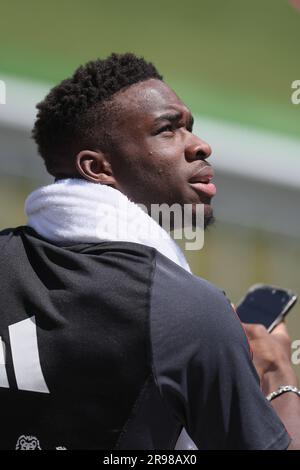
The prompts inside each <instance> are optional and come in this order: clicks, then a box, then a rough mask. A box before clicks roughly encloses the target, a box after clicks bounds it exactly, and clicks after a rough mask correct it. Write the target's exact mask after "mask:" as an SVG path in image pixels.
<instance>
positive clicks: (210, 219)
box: [204, 212, 216, 230]
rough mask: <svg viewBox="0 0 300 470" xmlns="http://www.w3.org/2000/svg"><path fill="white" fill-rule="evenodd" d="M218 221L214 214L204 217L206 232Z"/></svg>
mask: <svg viewBox="0 0 300 470" xmlns="http://www.w3.org/2000/svg"><path fill="white" fill-rule="evenodd" d="M215 221H216V219H215V217H214V214H213V212H211V213H210V214H208V215H204V230H206V229H207V227H209V226H210V225H213V224H214V223H215Z"/></svg>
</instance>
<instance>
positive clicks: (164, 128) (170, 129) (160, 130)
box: [157, 124, 173, 134]
mask: <svg viewBox="0 0 300 470" xmlns="http://www.w3.org/2000/svg"><path fill="white" fill-rule="evenodd" d="M168 131H170V132H172V131H173V126H172V125H171V124H168V125H167V126H164V127H161V128H160V129H159V130H158V132H157V133H158V134H161V133H162V132H168Z"/></svg>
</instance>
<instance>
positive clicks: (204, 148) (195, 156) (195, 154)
mask: <svg viewBox="0 0 300 470" xmlns="http://www.w3.org/2000/svg"><path fill="white" fill-rule="evenodd" d="M211 152H212V149H211V146H210V145H209V144H208V143H207V142H205V141H204V140H202V139H200V138H199V137H196V136H194V135H193V136H192V139H191V140H190V141H189V142H187V145H186V148H185V157H186V159H187V160H205V159H206V158H208V157H209V156H210V155H211Z"/></svg>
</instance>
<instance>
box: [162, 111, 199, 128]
mask: <svg viewBox="0 0 300 470" xmlns="http://www.w3.org/2000/svg"><path fill="white" fill-rule="evenodd" d="M181 118H182V113H180V112H178V113H165V114H162V115H161V116H158V117H157V118H155V120H154V122H155V123H156V122H159V121H165V120H166V121H171V122H175V121H179V120H180V119H181ZM193 124H194V118H193V116H192V115H190V117H189V120H188V127H190V128H192V127H193Z"/></svg>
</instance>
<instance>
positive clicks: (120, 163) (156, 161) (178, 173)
mask: <svg viewBox="0 0 300 470" xmlns="http://www.w3.org/2000/svg"><path fill="white" fill-rule="evenodd" d="M112 113H113V114H112V115H113V119H112V121H111V129H110V134H111V137H112V141H113V145H112V147H111V149H110V150H109V152H107V151H103V150H101V149H96V150H95V149H93V150H90V149H86V150H82V151H81V152H79V153H78V155H77V156H76V160H75V164H73V165H70V166H69V167H65V168H64V169H63V171H62V172H60V176H61V177H70V176H73V177H77V178H78V177H80V178H84V179H86V180H88V181H91V182H94V183H101V184H106V185H109V186H111V187H113V188H115V189H118V190H119V191H121V192H122V193H123V194H125V195H126V196H127V197H128V198H129V199H130V200H132V201H133V202H136V203H142V204H144V205H145V206H146V207H147V209H148V210H150V205H151V203H156V204H162V203H167V204H168V205H172V204H174V203H179V204H181V205H183V204H188V203H190V204H193V208H195V205H196V204H204V214H205V226H207V225H209V223H211V222H212V221H213V210H212V207H211V198H210V197H208V196H207V195H205V194H201V192H200V193H199V191H195V189H194V188H193V187H191V186H190V184H189V180H190V178H191V177H192V176H193V175H194V174H195V173H196V172H198V171H199V170H202V169H204V168H205V167H207V166H210V165H209V164H208V163H207V158H208V157H209V156H210V154H211V148H210V146H209V145H208V144H207V143H206V142H204V141H203V140H202V139H201V138H199V137H197V136H196V135H194V134H193V133H192V124H193V119H192V116H191V113H190V111H189V109H188V108H187V107H186V106H185V104H184V103H183V102H182V101H181V100H180V98H179V97H178V96H177V95H176V94H175V93H174V91H173V90H171V88H169V87H168V86H167V85H166V84H165V83H163V82H162V81H160V80H156V79H151V80H147V81H144V82H140V83H138V84H135V85H132V86H130V87H129V88H127V89H125V90H121V91H120V92H118V93H116V94H115V95H114V97H113V112H112ZM62 173H63V174H62ZM245 329H246V332H247V335H248V337H249V341H250V343H251V347H252V350H253V353H254V364H255V366H256V369H257V372H258V374H259V377H260V379H261V386H262V389H263V392H264V393H265V394H267V393H270V392H271V391H273V390H275V389H276V388H278V386H280V385H283V384H291V385H294V384H295V385H296V384H297V379H296V376H295V373H294V372H293V369H292V366H291V362H290V340H289V336H288V333H287V330H286V328H285V326H284V325H283V324H281V325H279V326H278V327H277V328H276V329H275V330H274V332H273V333H272V334H269V333H268V332H267V330H266V329H265V328H264V327H263V326H261V325H245ZM272 405H273V407H274V409H275V410H276V412H277V414H278V415H279V417H280V418H281V420H282V421H283V423H284V424H285V426H286V427H287V429H288V430H289V432H290V435H291V437H292V439H293V442H292V443H291V445H290V447H289V449H300V426H299V423H300V400H299V398H298V397H297V396H296V395H294V394H292V393H286V394H284V395H282V396H281V397H278V398H276V399H275V400H274V401H273V402H272Z"/></svg>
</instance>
